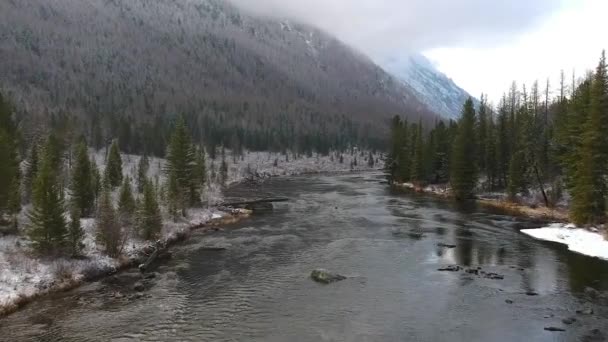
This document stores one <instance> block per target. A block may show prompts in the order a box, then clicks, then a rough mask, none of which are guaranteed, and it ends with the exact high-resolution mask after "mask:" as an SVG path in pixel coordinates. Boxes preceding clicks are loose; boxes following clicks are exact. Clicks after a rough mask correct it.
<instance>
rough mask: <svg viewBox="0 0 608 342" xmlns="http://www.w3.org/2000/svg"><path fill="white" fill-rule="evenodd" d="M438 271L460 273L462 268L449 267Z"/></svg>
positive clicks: (456, 266)
mask: <svg viewBox="0 0 608 342" xmlns="http://www.w3.org/2000/svg"><path fill="white" fill-rule="evenodd" d="M437 271H441V272H458V271H460V266H458V265H450V266H448V267H443V268H439V269H437Z"/></svg>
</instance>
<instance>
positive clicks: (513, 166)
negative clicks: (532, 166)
mask: <svg viewBox="0 0 608 342" xmlns="http://www.w3.org/2000/svg"><path fill="white" fill-rule="evenodd" d="M525 176H526V158H525V153H524V152H523V151H517V152H515V153H514V154H513V157H512V158H511V162H510V163H509V183H508V186H507V192H508V195H509V199H510V200H511V201H514V200H515V199H516V197H517V194H518V193H519V192H520V191H522V190H523V189H524V188H525V182H526V177H525Z"/></svg>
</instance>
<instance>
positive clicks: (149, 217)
mask: <svg viewBox="0 0 608 342" xmlns="http://www.w3.org/2000/svg"><path fill="white" fill-rule="evenodd" d="M138 221H139V232H140V235H141V237H142V238H144V239H146V240H150V241H151V240H154V239H157V238H158V237H159V236H160V232H161V229H162V225H163V223H162V215H161V212H160V207H159V205H158V201H157V200H156V194H155V193H154V186H153V185H152V182H149V181H148V182H146V185H145V186H144V195H143V198H142V201H141V207H140V208H139V214H138Z"/></svg>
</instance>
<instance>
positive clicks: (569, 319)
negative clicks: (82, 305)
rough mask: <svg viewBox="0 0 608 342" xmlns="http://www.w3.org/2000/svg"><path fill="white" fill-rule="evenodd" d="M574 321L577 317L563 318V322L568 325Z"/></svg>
mask: <svg viewBox="0 0 608 342" xmlns="http://www.w3.org/2000/svg"><path fill="white" fill-rule="evenodd" d="M574 322H576V317H568V318H564V319H562V323H564V324H566V325H570V324H574Z"/></svg>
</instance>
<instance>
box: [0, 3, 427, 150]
mask: <svg viewBox="0 0 608 342" xmlns="http://www.w3.org/2000/svg"><path fill="white" fill-rule="evenodd" d="M0 55H1V56H2V61H0V75H2V77H1V78H0V90H1V91H3V92H4V93H8V94H9V96H10V97H11V98H12V99H13V101H14V102H15V103H16V106H17V107H18V108H20V109H21V110H22V111H23V112H24V113H23V121H24V125H25V124H27V123H28V122H30V123H31V122H36V121H37V120H39V119H41V118H42V119H44V118H46V117H49V116H50V117H52V118H53V120H56V119H57V117H64V118H65V116H66V115H68V114H69V115H68V117H71V116H73V117H75V121H76V122H78V123H79V125H80V126H82V127H83V128H82V129H84V130H86V132H88V133H89V136H90V138H91V139H92V140H94V144H95V145H103V144H104V143H105V141H107V139H110V138H112V137H113V136H115V135H117V134H119V135H120V141H121V148H127V149H135V150H137V149H141V148H148V147H149V146H154V147H153V149H154V150H155V151H157V152H158V153H161V152H162V148H163V144H162V142H161V141H162V140H163V139H166V138H165V135H164V131H163V130H162V129H163V127H164V126H166V125H167V124H168V123H167V120H169V119H167V118H171V117H174V116H175V115H176V114H184V115H185V116H186V117H187V120H188V122H189V125H190V126H191V129H192V130H193V132H194V133H195V137H197V138H200V139H202V140H204V141H205V142H206V143H207V144H210V145H214V146H215V145H218V144H222V145H228V146H231V147H236V145H238V146H239V147H240V146H245V147H249V148H252V149H269V148H272V149H278V148H285V147H288V148H300V149H303V148H308V147H309V146H311V145H313V146H315V147H319V146H320V145H323V146H324V147H327V145H331V146H334V147H335V146H341V147H345V146H348V145H349V144H356V143H362V144H368V145H374V146H380V145H382V144H383V143H384V142H385V138H386V136H387V134H386V129H387V123H388V121H389V119H390V118H391V117H392V116H394V115H398V114H399V115H402V116H406V117H409V118H410V120H414V121H415V120H418V118H422V119H423V121H426V122H429V123H430V122H432V121H433V120H435V119H436V117H437V116H436V115H435V114H434V113H433V111H432V110H431V109H429V107H428V106H427V105H426V104H425V103H423V102H421V101H419V99H418V96H419V95H418V94H417V93H416V91H414V89H412V87H411V86H410V85H408V84H404V83H401V82H399V81H398V80H396V79H395V78H394V77H393V76H392V75H390V74H389V73H387V72H385V71H384V70H383V69H382V68H380V67H379V66H378V65H376V64H374V63H373V62H372V61H371V60H370V59H369V58H367V57H366V56H364V55H362V54H360V53H358V52H356V51H354V50H353V49H351V48H350V47H348V46H346V45H345V44H343V43H342V42H340V41H338V40H337V39H335V38H333V37H331V36H330V35H328V34H326V33H324V32H321V31H320V30H317V29H315V28H312V27H309V26H306V25H303V24H297V23H293V22H288V21H281V20H274V19H268V18H260V17H256V16H253V15H249V14H247V13H244V12H243V11H241V10H240V9H237V8H235V7H233V6H232V5H231V4H229V3H228V2H227V1H223V0H155V1H149V0H54V1H48V0H28V1H22V0H3V1H0ZM66 113H68V114H66ZM64 121H68V122H69V123H71V122H72V121H71V120H68V119H65V120H64ZM32 125H33V124H32ZM125 141H128V143H127V142H125ZM132 145H134V146H135V147H132Z"/></svg>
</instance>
